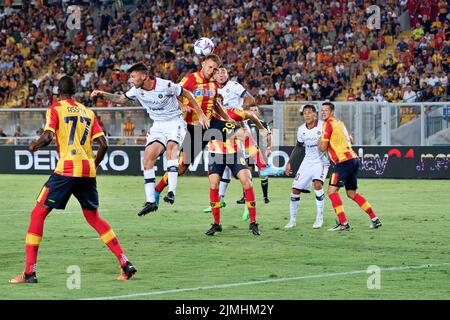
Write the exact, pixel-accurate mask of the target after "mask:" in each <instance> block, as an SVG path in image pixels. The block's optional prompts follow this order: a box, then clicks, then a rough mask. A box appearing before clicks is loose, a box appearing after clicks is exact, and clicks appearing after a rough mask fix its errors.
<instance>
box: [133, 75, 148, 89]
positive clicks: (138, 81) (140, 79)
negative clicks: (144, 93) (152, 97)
mask: <svg viewBox="0 0 450 320" xmlns="http://www.w3.org/2000/svg"><path fill="white" fill-rule="evenodd" d="M146 79H147V76H146V75H145V74H141V73H137V74H134V75H132V76H131V84H132V85H133V86H135V87H136V88H137V89H139V88H141V87H142V86H143V85H144V81H145V80H146Z"/></svg>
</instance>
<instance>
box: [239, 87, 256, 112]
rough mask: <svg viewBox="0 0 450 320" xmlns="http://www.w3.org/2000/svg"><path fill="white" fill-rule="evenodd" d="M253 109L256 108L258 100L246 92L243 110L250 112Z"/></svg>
mask: <svg viewBox="0 0 450 320" xmlns="http://www.w3.org/2000/svg"><path fill="white" fill-rule="evenodd" d="M251 107H256V100H255V97H253V95H252V94H251V93H250V92H248V91H247V90H246V91H245V92H244V104H243V105H242V108H243V109H244V110H249V109H250V108H251Z"/></svg>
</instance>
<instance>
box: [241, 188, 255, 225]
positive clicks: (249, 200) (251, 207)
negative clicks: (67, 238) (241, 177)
mask: <svg viewBox="0 0 450 320" xmlns="http://www.w3.org/2000/svg"><path fill="white" fill-rule="evenodd" d="M244 194H245V205H246V206H247V208H248V214H249V215H250V223H253V222H256V202H255V190H253V187H250V188H248V189H246V190H244Z"/></svg>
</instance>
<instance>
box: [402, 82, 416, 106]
mask: <svg viewBox="0 0 450 320" xmlns="http://www.w3.org/2000/svg"><path fill="white" fill-rule="evenodd" d="M416 98H417V95H416V93H415V92H414V91H413V90H412V87H411V85H407V86H406V90H405V92H404V93H403V101H404V102H415V101H416Z"/></svg>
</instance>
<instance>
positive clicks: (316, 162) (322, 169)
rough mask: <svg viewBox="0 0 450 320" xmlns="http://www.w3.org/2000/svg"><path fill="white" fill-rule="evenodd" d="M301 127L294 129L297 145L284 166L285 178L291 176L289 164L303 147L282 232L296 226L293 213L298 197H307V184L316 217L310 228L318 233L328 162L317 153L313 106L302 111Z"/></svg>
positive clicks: (317, 124)
mask: <svg viewBox="0 0 450 320" xmlns="http://www.w3.org/2000/svg"><path fill="white" fill-rule="evenodd" d="M302 115H303V118H304V119H305V123H304V124H303V125H301V126H300V127H299V128H298V131H297V145H296V146H295V148H294V150H293V151H292V153H291V157H290V159H289V162H288V163H287V164H286V175H291V174H292V170H291V162H292V160H293V159H294V158H297V157H298V156H299V151H300V149H301V148H302V147H303V146H304V148H305V157H304V159H303V161H302V163H301V165H300V168H299V169H298V171H297V174H296V176H295V179H294V182H293V183H292V190H291V202H290V219H289V223H288V224H287V225H286V226H285V228H286V229H290V228H293V227H295V225H296V223H297V211H298V207H299V205H300V193H302V192H303V193H310V192H311V184H313V185H314V192H315V194H316V205H317V215H316V221H315V222H314V224H313V228H314V229H319V228H320V227H321V226H322V224H323V207H324V191H323V182H324V180H325V179H326V177H327V173H328V168H329V166H330V161H329V159H328V157H327V155H326V153H325V152H320V150H319V148H318V145H317V142H318V139H319V138H320V137H321V135H322V125H323V122H322V121H321V120H317V111H316V108H315V107H314V106H313V105H310V104H308V105H305V106H304V107H303V109H302Z"/></svg>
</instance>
